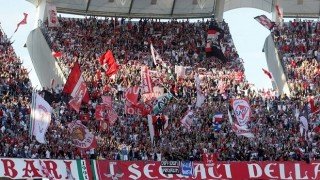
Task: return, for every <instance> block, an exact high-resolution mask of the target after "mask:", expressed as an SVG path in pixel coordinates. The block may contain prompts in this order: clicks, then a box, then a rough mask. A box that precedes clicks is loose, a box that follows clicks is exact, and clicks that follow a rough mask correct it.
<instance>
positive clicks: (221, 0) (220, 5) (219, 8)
mask: <svg viewBox="0 0 320 180" xmlns="http://www.w3.org/2000/svg"><path fill="white" fill-rule="evenodd" d="M224 4H225V0H216V5H215V7H214V15H215V19H216V20H217V21H218V22H221V21H222V20H223V12H224Z"/></svg>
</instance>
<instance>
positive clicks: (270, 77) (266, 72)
mask: <svg viewBox="0 0 320 180" xmlns="http://www.w3.org/2000/svg"><path fill="white" fill-rule="evenodd" d="M262 71H263V72H264V73H265V74H266V75H267V76H268V77H269V79H272V74H271V72H269V71H267V70H265V69H263V68H262Z"/></svg>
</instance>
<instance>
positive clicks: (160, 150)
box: [0, 18, 320, 177]
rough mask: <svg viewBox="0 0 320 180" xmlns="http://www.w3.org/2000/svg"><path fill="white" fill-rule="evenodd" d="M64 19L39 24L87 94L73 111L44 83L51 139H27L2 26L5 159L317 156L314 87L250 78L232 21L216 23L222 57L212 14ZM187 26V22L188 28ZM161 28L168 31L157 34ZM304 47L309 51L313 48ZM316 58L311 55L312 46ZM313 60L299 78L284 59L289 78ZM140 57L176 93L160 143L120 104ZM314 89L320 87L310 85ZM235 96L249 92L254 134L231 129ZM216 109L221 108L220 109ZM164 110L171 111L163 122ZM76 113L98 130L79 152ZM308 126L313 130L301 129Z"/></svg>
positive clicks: (26, 107) (24, 88)
mask: <svg viewBox="0 0 320 180" xmlns="http://www.w3.org/2000/svg"><path fill="white" fill-rule="evenodd" d="M59 22H60V24H61V26H60V27H54V28H49V27H47V25H46V23H44V24H43V25H42V32H43V33H44V35H45V37H46V40H47V41H48V43H49V45H50V47H51V48H52V50H53V51H55V52H61V54H62V56H61V57H59V58H57V59H56V60H57V61H58V62H59V64H60V66H61V69H62V70H63V71H64V73H65V76H68V75H69V73H70V70H71V68H72V67H73V66H74V64H75V62H78V63H79V64H80V65H81V70H82V74H83V76H84V79H85V81H86V83H87V86H88V87H89V92H90V102H89V103H88V104H82V107H81V109H80V112H79V113H77V112H76V111H74V110H73V109H72V108H71V107H70V106H69V105H68V101H69V97H68V96H67V95H66V94H65V93H63V92H62V85H57V86H53V87H48V88H46V89H44V90H42V91H38V93H40V94H41V95H42V96H43V97H44V98H45V99H47V100H50V103H51V105H52V107H53V113H52V122H51V124H50V127H49V128H48V132H47V133H46V140H47V142H48V143H47V144H40V143H38V142H37V141H36V140H35V139H30V138H29V134H28V130H29V128H30V127H29V125H28V124H29V123H28V122H29V116H30V108H31V105H30V103H31V102H30V99H31V93H32V90H33V89H32V87H31V83H30V81H29V79H28V72H27V71H26V69H23V68H22V67H21V61H20V59H19V57H17V56H16V54H15V53H14V50H13V48H12V46H11V42H10V41H9V39H8V38H6V36H5V34H4V33H3V32H1V34H0V35H1V36H0V52H1V54H0V63H1V76H0V78H1V81H0V88H1V89H0V90H1V91H0V93H1V94H0V95H1V101H0V107H1V111H0V119H1V133H0V138H1V146H0V148H1V149H0V156H1V157H8V158H32V159H39V158H40V159H62V160H71V159H78V160H79V159H84V160H85V159H95V160H122V161H118V162H119V164H120V162H121V163H123V162H124V161H137V160H143V161H164V160H174V161H175V160H191V161H202V160H203V159H205V158H204V157H205V156H204V155H205V154H211V155H212V160H213V161H281V162H282V161H306V162H307V163H309V162H310V161H314V160H319V159H320V154H319V153H320V149H319V132H320V126H319V123H318V122H319V117H318V116H317V115H315V114H311V113H310V110H309V109H308V104H309V101H308V99H307V98H306V96H307V95H308V94H309V93H310V92H311V90H312V89H311V88H309V89H308V90H307V89H304V90H299V89H297V90H296V92H297V94H296V96H294V98H291V97H289V96H287V95H281V96H280V95H278V94H277V93H271V92H270V91H269V92H262V91H255V90H254V89H253V87H252V85H251V84H249V83H248V82H247V81H246V79H245V77H244V74H243V71H244V68H243V64H242V60H241V59H240V58H239V56H238V54H237V51H236V49H235V47H234V44H233V41H232V37H231V34H230V32H229V28H228V25H227V23H225V22H221V23H218V25H219V27H220V28H221V29H223V30H224V34H223V38H222V41H221V42H222V50H223V52H224V54H225V56H226V58H227V62H225V63H223V62H221V61H220V60H218V59H217V58H214V57H211V58H207V57H206V55H205V51H204V48H205V39H206V30H207V29H208V27H209V25H210V23H212V22H210V20H209V21H206V22H201V21H198V22H195V23H191V22H186V21H185V22H181V21H175V20H174V21H170V22H159V21H156V20H150V19H142V20H140V21H139V22H130V21H125V19H122V20H119V21H118V20H117V21H116V22H114V21H113V20H112V19H111V20H110V19H104V20H101V19H100V20H99V19H96V18H87V19H73V18H61V19H59ZM114 25H115V26H114ZM182 27H183V28H184V29H187V30H184V31H182V29H181V28H182ZM293 27H294V26H293ZM293 27H290V28H293ZM290 28H289V29H290ZM276 31H277V30H275V31H274V34H275V41H276V42H277V43H278V46H279V49H280V50H281V51H282V49H284V51H283V53H282V54H283V55H284V57H287V58H288V57H289V58H292V59H293V60H296V61H297V64H299V62H300V61H301V60H300V59H299V57H297V55H296V54H294V53H292V50H291V49H290V48H289V49H287V47H283V46H281V45H283V44H285V42H286V41H287V39H285V38H282V39H281V38H280V37H285V36H289V35H285V33H288V32H289V31H288V30H283V31H278V32H276ZM159 34H160V36H162V37H165V38H162V39H160V40H159V39H158V38H156V37H157V36H159ZM277 34H278V36H277ZM279 34H281V36H279ZM298 34H299V33H298ZM151 42H152V43H153V44H154V46H155V49H156V50H158V52H160V55H161V56H162V58H163V60H164V61H165V62H166V63H167V66H161V65H157V66H154V64H153V63H152V58H151V54H150V48H149V47H150V43H151ZM294 47H296V46H292V48H294ZM106 49H110V50H112V52H113V54H114V56H115V58H116V60H117V62H118V63H119V64H120V65H121V68H120V69H119V71H118V72H117V74H116V75H114V76H113V77H111V78H108V77H107V76H106V75H105V74H104V70H103V68H102V67H101V65H100V64H99V58H100V56H101V55H102V53H104V52H105V50H106ZM302 49H303V48H302ZM310 49H312V48H310ZM303 52H307V49H306V50H303ZM310 58H313V56H312V54H311V55H310ZM290 60H291V59H290ZM312 61H313V62H312V64H313V66H306V65H310V64H309V61H308V59H307V60H303V63H302V64H304V65H300V64H299V65H297V67H298V68H297V71H308V72H310V73H308V74H306V75H307V76H306V77H305V76H302V75H304V74H302V73H300V74H299V73H297V75H296V76H293V75H292V74H295V70H296V69H292V68H291V69H290V67H291V63H287V59H286V58H284V62H285V63H286V67H287V72H288V76H289V77H290V79H291V81H292V82H295V83H296V84H297V83H298V82H299V80H300V79H306V80H308V78H309V80H310V78H311V77H313V76H314V75H315V73H313V72H315V68H317V66H316V63H317V61H318V59H316V60H312ZM143 65H148V66H149V68H150V69H151V71H153V72H155V74H156V75H152V76H153V77H152V78H153V82H154V85H157V86H159V87H163V89H164V93H171V94H172V95H173V96H174V98H172V99H171V100H170V101H169V103H168V104H167V105H166V106H165V108H164V110H163V111H162V112H161V113H159V114H156V115H157V116H156V121H155V122H154V124H153V125H154V128H155V135H154V141H151V139H150V134H149V129H148V119H147V118H146V117H144V116H141V115H136V114H128V113H126V112H125V110H124V109H125V97H124V94H125V92H126V91H127V89H128V88H130V87H133V86H135V85H139V84H140V81H141V79H140V69H141V66H143ZM174 65H182V66H189V67H191V68H190V69H191V70H190V72H189V73H187V74H186V75H185V77H177V75H176V74H175V66H174ZM305 68H309V69H305ZM300 69H301V70H300ZM292 71H293V72H292ZM289 72H291V73H289ZM198 76H201V83H200V89H201V90H200V91H201V92H202V93H203V94H204V95H205V100H204V103H203V104H202V106H200V107H197V106H195V104H196V101H197V100H196V99H197V92H198V91H199V89H197V85H196V84H197V83H195V82H196V81H197V77H198ZM314 82H315V83H317V82H318V81H316V80H315V81H314ZM310 87H311V86H310ZM318 88H319V87H318V85H315V86H314V87H313V89H318ZM312 92H313V91H312ZM102 95H107V96H110V97H112V102H113V109H114V110H115V111H116V112H117V115H118V118H117V120H116V121H115V122H114V124H108V125H107V127H104V126H102V125H101V121H98V120H97V119H96V116H95V111H97V106H98V105H99V104H100V103H101V102H102V99H101V96H102ZM294 95H295V94H294ZM48 96H49V98H48ZM234 97H237V98H246V99H247V100H248V102H249V104H250V105H251V110H252V114H251V121H250V122H249V123H248V127H249V128H250V129H251V130H252V132H253V134H254V135H255V137H254V138H253V139H249V138H247V137H244V136H237V135H236V134H235V133H234V132H233V131H232V129H233V126H231V124H230V123H229V121H228V110H229V109H230V107H229V100H230V99H231V98H234ZM139 101H142V97H139ZM315 105H316V106H317V104H315ZM190 111H192V112H193V116H191V117H189V119H191V121H192V123H190V129H189V130H188V128H187V127H186V126H184V125H182V123H181V120H182V119H183V118H184V117H186V116H185V115H186V113H188V112H190ZM217 114H219V115H221V116H219V117H217V116H216V115H217ZM163 116H167V117H168V126H167V127H165V123H164V121H163V120H164V118H163ZM301 116H304V117H306V118H308V120H309V122H310V123H309V124H308V125H307V126H308V127H305V126H304V124H303V123H302V122H300V121H299V117H301ZM75 119H79V120H81V121H82V122H83V124H84V125H85V126H87V127H88V128H89V130H90V131H91V132H93V133H94V135H95V137H96V140H97V148H92V149H89V150H80V149H79V148H76V147H75V146H73V145H72V142H71V140H72V139H71V138H70V133H69V132H68V130H67V128H68V127H67V125H68V123H70V122H72V121H73V120H75ZM305 128H308V129H309V131H307V132H305V131H304V129H305ZM110 173H111V170H110ZM67 174H68V173H67ZM112 175H114V174H112ZM201 176H202V175H201ZM56 177H57V175H56Z"/></svg>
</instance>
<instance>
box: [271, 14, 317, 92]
mask: <svg viewBox="0 0 320 180" xmlns="http://www.w3.org/2000/svg"><path fill="white" fill-rule="evenodd" d="M318 33H319V22H318V21H313V20H312V21H311V20H304V21H301V20H300V21H299V20H294V21H290V22H287V23H284V24H283V26H278V27H276V28H275V29H274V31H273V34H274V41H275V43H276V45H277V49H278V51H279V52H280V55H281V57H282V63H283V64H284V67H285V68H284V69H285V71H286V73H287V77H288V79H289V87H290V89H291V90H292V91H291V93H292V94H291V95H292V96H294V97H296V96H299V97H306V96H308V95H313V96H314V95H318V94H319V92H320V91H319V90H320V77H319V75H320V66H319V60H320V56H319V53H318V50H319V43H318Z"/></svg>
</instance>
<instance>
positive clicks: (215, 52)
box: [205, 26, 227, 62]
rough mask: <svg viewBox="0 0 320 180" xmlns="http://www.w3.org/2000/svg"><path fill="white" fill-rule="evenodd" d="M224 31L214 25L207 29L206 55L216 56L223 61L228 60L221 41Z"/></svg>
mask: <svg viewBox="0 0 320 180" xmlns="http://www.w3.org/2000/svg"><path fill="white" fill-rule="evenodd" d="M223 35H224V31H223V30H222V29H221V28H219V27H218V26H212V27H210V28H209V29H208V31H207V42H206V48H205V51H206V56H207V57H208V58H209V57H212V56H214V57H216V58H218V59H220V60H221V61H223V62H226V61H227V58H226V57H225V56H224V53H223V52H222V49H221V45H220V41H221V38H223Z"/></svg>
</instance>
